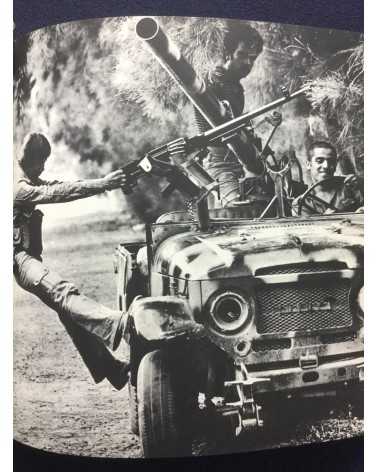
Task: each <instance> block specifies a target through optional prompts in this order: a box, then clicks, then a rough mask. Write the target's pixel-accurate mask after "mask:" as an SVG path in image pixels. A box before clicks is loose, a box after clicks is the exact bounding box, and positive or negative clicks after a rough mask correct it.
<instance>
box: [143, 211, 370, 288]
mask: <svg viewBox="0 0 378 472" xmlns="http://www.w3.org/2000/svg"><path fill="white" fill-rule="evenodd" d="M328 261H339V262H343V263H345V268H348V269H356V268H361V267H362V266H363V219H362V217H357V216H355V215H353V216H352V217H351V218H345V217H344V218H340V217H339V218H336V217H335V218H327V219H325V217H321V218H319V219H318V220H315V219H314V220H311V221H309V220H308V219H307V220H298V219H288V220H283V221H282V220H275V221H273V220H269V221H259V222H256V223H250V224H245V225H244V224H243V225H237V226H232V225H229V226H227V227H225V226H219V227H216V228H213V230H212V231H211V232H206V233H204V232H194V231H192V232H185V233H179V234H175V235H174V236H170V237H169V238H167V239H166V240H164V241H163V242H162V243H160V245H159V246H158V247H157V248H156V250H155V254H154V258H153V264H152V267H151V270H152V272H157V273H160V274H163V275H168V276H171V277H177V278H183V279H184V278H186V279H189V280H210V279H214V278H217V279H219V278H223V277H227V278H229V277H241V276H251V275H254V276H255V275H256V273H258V271H259V270H260V269H263V268H268V267H277V266H280V265H282V266H285V265H287V264H301V263H306V262H328Z"/></svg>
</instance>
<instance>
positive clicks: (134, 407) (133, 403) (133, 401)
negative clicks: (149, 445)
mask: <svg viewBox="0 0 378 472" xmlns="http://www.w3.org/2000/svg"><path fill="white" fill-rule="evenodd" d="M128 391H129V405H130V416H129V417H130V431H131V432H132V433H133V434H136V435H137V436H138V435H139V424H138V398H137V389H136V386H135V385H132V384H131V383H130V381H129V383H128Z"/></svg>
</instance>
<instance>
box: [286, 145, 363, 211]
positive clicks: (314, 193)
mask: <svg viewBox="0 0 378 472" xmlns="http://www.w3.org/2000/svg"><path fill="white" fill-rule="evenodd" d="M336 165H337V153H336V149H335V147H334V146H332V144H330V143H328V142H326V141H315V142H313V143H312V144H311V146H310V147H309V149H308V152H307V168H308V170H309V172H310V178H311V187H310V188H309V189H308V190H307V191H306V192H305V193H304V194H303V195H301V196H299V197H298V198H296V199H295V200H294V202H293V209H292V211H293V214H298V215H311V214H323V213H334V212H343V211H346V212H349V211H357V210H360V209H362V207H363V204H364V196H363V179H362V178H361V177H359V176H357V175H347V176H335V175H334V174H335V171H336Z"/></svg>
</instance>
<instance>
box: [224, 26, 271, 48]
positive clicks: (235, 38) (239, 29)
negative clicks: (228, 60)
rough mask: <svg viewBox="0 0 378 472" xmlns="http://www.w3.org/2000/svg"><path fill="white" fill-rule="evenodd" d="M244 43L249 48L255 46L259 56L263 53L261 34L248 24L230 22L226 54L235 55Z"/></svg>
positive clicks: (226, 40) (226, 34) (225, 45)
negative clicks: (236, 50)
mask: <svg viewBox="0 0 378 472" xmlns="http://www.w3.org/2000/svg"><path fill="white" fill-rule="evenodd" d="M242 41H243V42H244V43H246V44H247V45H248V46H249V47H251V46H254V47H255V48H256V52H257V54H260V53H261V51H262V49H263V45H264V41H263V39H262V37H261V35H260V33H259V32H258V31H257V30H256V29H255V28H253V27H252V26H250V25H249V24H248V23H243V22H240V21H233V20H229V21H228V22H227V31H226V33H225V36H224V48H225V53H226V54H233V53H234V51H235V49H236V48H237V47H238V44H239V43H240V42H242Z"/></svg>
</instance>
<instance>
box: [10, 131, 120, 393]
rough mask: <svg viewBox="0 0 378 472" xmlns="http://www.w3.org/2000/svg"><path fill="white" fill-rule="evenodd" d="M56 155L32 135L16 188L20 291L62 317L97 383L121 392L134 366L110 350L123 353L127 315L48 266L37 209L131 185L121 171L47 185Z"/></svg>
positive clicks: (15, 240) (39, 137)
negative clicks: (44, 175) (46, 170)
mask: <svg viewBox="0 0 378 472" xmlns="http://www.w3.org/2000/svg"><path fill="white" fill-rule="evenodd" d="M50 153H51V147H50V143H49V141H48V139H47V138H46V137H45V136H44V135H43V134H39V133H32V134H29V135H28V136H27V137H26V139H25V142H24V145H23V148H22V152H21V156H20V159H19V161H18V164H19V168H18V169H17V174H18V175H17V178H16V181H15V187H14V200H13V202H14V204H13V234H14V238H13V247H14V275H15V278H16V281H17V283H18V284H19V285H20V287H22V288H23V289H25V290H27V291H28V292H30V293H33V294H34V295H36V296H37V297H38V298H40V299H41V300H42V301H43V302H44V303H45V304H46V305H48V306H49V307H50V308H51V309H53V310H54V311H56V312H57V313H58V315H59V318H60V320H61V321H62V323H63V325H64V326H65V328H66V330H67V332H68V333H69V335H70V336H71V338H72V340H73V342H74V344H75V346H76V347H77V349H78V350H79V352H80V354H81V356H82V358H83V360H84V362H85V364H86V365H87V367H88V369H89V371H90V372H91V374H92V376H93V378H94V380H95V382H96V383H97V382H100V381H101V380H103V379H104V378H105V377H106V378H108V380H109V381H110V382H111V383H112V385H113V386H114V387H115V388H117V389H121V388H122V387H123V386H124V385H125V384H126V382H127V380H128V372H129V366H128V364H127V363H125V362H122V361H120V360H118V359H117V358H115V357H114V356H113V354H112V353H111V352H110V351H109V349H111V350H115V349H117V347H118V345H119V343H120V341H121V339H122V337H123V334H124V332H125V329H126V323H127V316H126V314H125V313H122V312H120V311H115V310H111V309H109V308H107V307H105V306H103V305H101V304H99V303H97V302H96V301H94V300H91V299H90V298H88V297H86V296H85V295H82V294H80V293H79V291H78V289H77V288H76V287H75V286H74V285H73V284H72V283H70V282H68V281H67V280H65V279H64V278H63V277H61V276H60V275H58V274H57V273H54V272H52V271H50V270H49V269H48V268H47V267H46V266H45V265H44V264H43V263H42V258H41V254H42V233H41V223H42V216H43V214H42V212H41V211H40V210H36V208H35V207H36V205H38V204H46V203H62V202H70V201H73V200H77V199H81V198H86V197H90V196H92V195H98V194H100V193H103V192H105V191H108V190H113V189H117V188H120V187H122V186H123V185H125V184H126V176H125V174H124V173H123V171H122V170H117V171H115V172H111V173H110V174H108V175H106V176H105V177H103V178H99V179H92V180H79V181H76V182H59V181H45V180H42V179H41V178H40V175H41V174H42V172H43V170H44V166H45V163H46V160H47V158H48V157H49V156H50ZM108 348H109V349H108Z"/></svg>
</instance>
